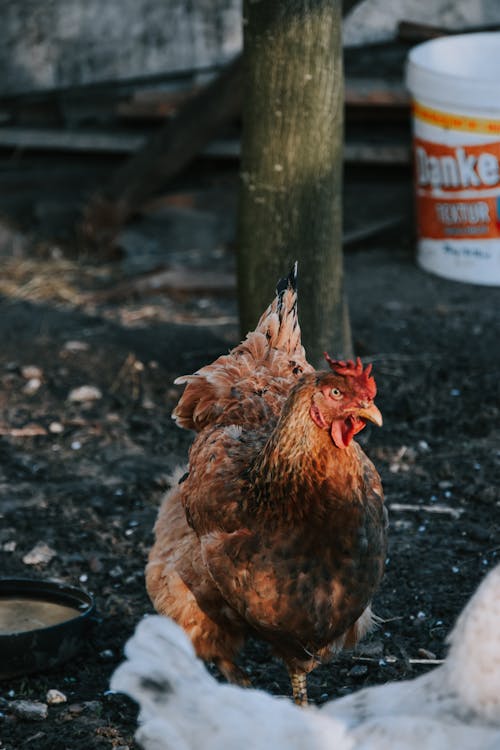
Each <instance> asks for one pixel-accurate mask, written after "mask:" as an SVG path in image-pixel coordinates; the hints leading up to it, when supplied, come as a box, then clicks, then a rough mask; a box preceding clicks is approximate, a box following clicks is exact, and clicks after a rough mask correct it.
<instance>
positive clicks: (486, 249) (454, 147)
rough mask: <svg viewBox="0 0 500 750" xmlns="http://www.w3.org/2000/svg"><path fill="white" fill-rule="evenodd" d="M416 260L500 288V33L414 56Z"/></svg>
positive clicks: (410, 71)
mask: <svg viewBox="0 0 500 750" xmlns="http://www.w3.org/2000/svg"><path fill="white" fill-rule="evenodd" d="M406 82H407V86H408V89H409V91H410V93H411V95H412V99H413V150H414V161H415V197H416V218H417V234H418V253H417V258H418V263H419V264H420V266H422V268H424V269H426V270H427V271H431V272H433V273H435V274H438V275H439V276H444V277H446V278H448V279H455V280H457V281H467V282H471V283H475V284H487V285H500V33H480V34H460V35H456V36H449V37H442V38H440V39H433V40H432V41H429V42H425V43H424V44H419V45H418V46H416V47H414V48H413V49H412V50H411V51H410V53H409V57H408V65H407V75H406Z"/></svg>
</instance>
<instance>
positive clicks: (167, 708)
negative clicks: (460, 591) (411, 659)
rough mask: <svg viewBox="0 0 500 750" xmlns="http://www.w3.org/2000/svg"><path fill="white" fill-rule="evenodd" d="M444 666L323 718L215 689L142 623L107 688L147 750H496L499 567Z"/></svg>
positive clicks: (499, 740) (162, 623)
mask: <svg viewBox="0 0 500 750" xmlns="http://www.w3.org/2000/svg"><path fill="white" fill-rule="evenodd" d="M449 643H450V650H449V653H448V657H447V659H446V661H445V662H444V664H442V665H441V666H439V667H437V668H436V669H434V670H432V671H430V672H428V673H427V674H425V675H423V676H421V677H418V678H416V679H414V680H407V681H404V682H395V683H390V684H386V685H380V686H378V687H371V688H366V689H364V690H361V691H359V692H357V693H354V694H352V695H349V696H347V697H345V698H341V699H339V700H332V701H330V702H329V703H327V704H325V705H324V706H323V707H322V708H321V709H318V708H314V707H308V708H306V709H303V708H298V707H296V706H294V705H293V704H292V703H291V702H289V701H288V700H287V699H284V698H276V697H273V696H271V695H268V694H267V693H265V692H262V691H260V690H249V689H245V688H240V687H236V686H233V685H221V684H219V683H218V682H217V681H216V680H214V678H213V677H211V675H210V674H209V673H208V672H207V671H206V669H205V667H204V666H203V664H202V662H200V661H199V660H198V659H197V658H196V657H195V655H194V652H193V648H192V646H191V643H190V641H189V640H188V638H187V637H186V635H185V634H184V632H183V631H182V630H181V629H180V628H179V627H178V626H177V625H176V624H175V623H174V622H172V621H171V620H169V619H167V618H165V617H161V616H157V615H155V616H152V617H147V618H145V619H144V620H143V621H142V622H141V623H140V624H139V625H138V627H137V630H136V632H135V634H134V635H133V637H132V638H131V639H130V641H129V642H128V643H127V645H126V648H125V652H126V656H127V661H125V662H124V664H122V665H121V666H120V667H118V669H117V670H116V672H115V673H114V675H113V677H112V681H111V687H112V688H113V689H114V690H117V691H119V692H123V693H127V694H128V695H130V696H131V697H132V698H134V700H136V701H137V702H138V703H139V705H140V715H139V722H140V725H141V726H140V728H139V730H138V732H137V741H138V742H139V744H140V745H141V746H142V747H143V748H144V749H145V750H174V748H175V750H197V749H198V748H203V749H204V750H215V749H216V748H217V749H219V748H220V749H221V750H222V748H224V749H228V750H231V749H232V748H234V750H236V748H238V750H241V748H244V749H245V750H264V749H265V748H266V749H267V748H269V747H273V748H274V750H281V748H283V749H285V748H286V749H287V750H294V748H297V750H298V748H306V747H307V748H311V749H312V750H404V749H406V750H416V749H417V748H419V750H420V749H421V748H425V749H426V750H449V748H453V750H499V749H500V565H498V566H497V567H496V568H495V569H494V570H492V571H491V572H490V573H489V575H488V576H487V577H486V578H485V579H484V580H483V582H482V583H481V585H480V586H479V588H478V590H477V591H476V593H475V594H474V596H473V597H472V599H471V600H470V602H469V603H468V604H467V606H466V607H465V609H464V610H463V612H462V614H461V615H460V617H459V618H458V621H457V623H456V625H455V627H454V629H453V631H452V633H451V635H450V636H449Z"/></svg>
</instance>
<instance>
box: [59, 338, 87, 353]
mask: <svg viewBox="0 0 500 750" xmlns="http://www.w3.org/2000/svg"><path fill="white" fill-rule="evenodd" d="M64 349H65V350H66V351H67V352H71V353H75V352H88V350H89V345H88V344H86V343H85V341H66V343H65V344H64Z"/></svg>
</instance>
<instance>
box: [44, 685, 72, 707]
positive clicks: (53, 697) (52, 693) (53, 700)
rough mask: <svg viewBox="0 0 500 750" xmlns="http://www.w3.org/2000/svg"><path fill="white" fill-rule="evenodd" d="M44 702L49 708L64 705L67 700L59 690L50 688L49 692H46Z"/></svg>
mask: <svg viewBox="0 0 500 750" xmlns="http://www.w3.org/2000/svg"><path fill="white" fill-rule="evenodd" d="M45 700H46V701H47V703H48V704H49V706H56V705H57V704H58V703H66V701H67V700H68V699H67V698H66V696H65V695H64V693H61V691H60V690H56V689H55V688H52V689H51V690H48V691H47V695H46V697H45Z"/></svg>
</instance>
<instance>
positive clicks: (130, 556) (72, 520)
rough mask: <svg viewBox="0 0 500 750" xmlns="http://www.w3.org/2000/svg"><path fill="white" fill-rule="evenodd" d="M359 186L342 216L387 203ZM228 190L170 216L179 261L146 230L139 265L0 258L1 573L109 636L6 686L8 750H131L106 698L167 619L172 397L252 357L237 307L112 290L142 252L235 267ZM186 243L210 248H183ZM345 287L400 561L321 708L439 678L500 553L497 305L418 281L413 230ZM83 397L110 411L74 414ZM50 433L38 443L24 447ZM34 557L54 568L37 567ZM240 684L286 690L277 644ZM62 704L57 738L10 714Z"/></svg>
mask: <svg viewBox="0 0 500 750" xmlns="http://www.w3.org/2000/svg"><path fill="white" fill-rule="evenodd" d="M404 179H405V180H406V181H407V182H405V185H406V188H405V189H406V191H407V188H408V185H409V182H408V178H407V177H405V178H404ZM362 188H363V186H361V185H358V186H356V185H353V186H351V188H350V191H351V192H349V189H348V191H347V194H346V211H347V212H349V210H350V207H351V206H353V205H354V204H356V205H360V195H365V193H366V194H367V195H368V194H369V193H370V192H371V193H372V194H373V192H374V191H373V186H370V185H368V186H367V185H365V186H364V189H365V193H363V190H362ZM225 189H226V191H227V195H226V193H224V194H225V195H226V197H228V196H229V197H228V202H224V201H219V202H218V203H217V201H216V202H215V203H217V205H211V204H209V203H206V205H204V206H203V207H202V209H203V210H201V209H200V210H198V211H194V210H193V209H192V208H189V209H188V208H177V209H176V212H177V213H175V216H174V214H173V213H172V212H170V213H169V214H168V215H167V218H166V219H165V215H162V216H163V218H162V221H163V224H162V227H163V229H162V231H163V230H165V227H167V229H168V231H170V232H174V234H175V232H177V235H176V237H177V239H176V241H175V242H174V241H173V240H172V242H170V243H169V242H168V241H167V240H166V239H165V236H164V235H162V236H161V238H160V240H161V241H158V242H156V244H155V242H154V238H155V236H156V235H155V231H156V230H155V227H154V226H153V225H154V221H153V224H152V223H151V222H152V219H151V217H149V219H148V220H149V224H147V223H146V224H144V223H143V224H142V225H141V223H140V222H139V223H136V224H135V225H132V226H131V227H129V228H128V229H127V230H126V233H125V234H124V238H123V245H124V246H126V247H127V248H128V256H127V258H126V259H125V260H122V261H115V262H114V263H111V262H110V263H107V264H104V265H98V264H96V263H95V262H91V261H90V260H88V261H80V262H76V261H71V260H64V258H63V259H61V258H60V257H58V256H57V253H54V252H49V253H47V252H46V250H45V251H44V253H41V252H40V250H39V248H38V247H37V246H36V244H35V243H34V244H30V241H29V239H27V240H23V242H24V244H23V246H22V252H17V254H16V253H15V252H14V251H12V250H9V252H8V253H7V254H4V257H3V258H2V263H3V271H2V280H1V286H0V294H1V297H0V340H1V342H2V346H1V349H0V380H1V389H0V404H1V419H0V428H1V436H0V455H1V463H0V472H1V476H0V520H1V523H0V561H1V563H0V564H1V568H0V569H1V574H2V576H16V575H17V576H22V577H33V578H55V579H57V580H62V581H65V582H68V583H71V584H76V585H80V586H82V587H84V588H85V589H86V590H88V591H89V592H91V593H92V595H93V596H94V597H95V602H96V606H97V613H98V620H97V622H96V623H95V624H94V626H93V628H92V630H91V632H90V635H89V638H88V641H87V642H86V643H85V645H84V647H83V649H82V651H81V653H80V654H79V655H78V657H76V658H75V659H74V660H73V661H72V662H70V663H69V664H66V665H64V666H63V667H61V668H59V669H58V670H56V671H53V672H50V673H46V674H37V675H32V676H27V677H21V678H17V679H13V680H10V681H8V682H5V681H4V682H0V748H1V750H21V748H23V750H24V748H30V747H33V748H36V750H88V748H96V749H98V750H106V749H109V748H115V750H116V749H117V748H121V750H125V748H129V749H130V750H131V749H132V748H135V747H136V746H135V745H134V741H133V734H134V730H135V726H136V708H135V706H134V705H133V704H132V702H131V701H129V700H128V699H126V698H125V697H123V696H119V695H114V694H112V693H110V692H109V689H108V686H109V678H110V675H111V673H112V671H113V670H114V668H115V667H116V665H118V664H119V663H120V661H121V660H122V649H123V645H124V643H125V641H126V639H127V638H128V637H129V636H130V634H131V633H132V631H133V629H134V627H135V625H136V623H137V622H138V620H139V619H140V618H141V617H142V616H143V615H144V614H146V613H150V612H152V607H151V604H150V603H149V601H148V598H147V595H146V592H145V588H144V576H143V570H144V564H145V560H146V556H147V552H148V549H149V547H150V545H151V541H152V526H153V523H154V519H155V515H156V511H157V508H158V505H159V503H160V500H161V497H162V494H163V493H164V491H165V488H166V486H167V477H168V474H169V472H170V470H171V469H172V468H173V467H174V466H175V465H176V464H178V463H182V462H184V461H185V459H186V456H187V450H188V447H189V444H190V440H191V437H190V435H189V434H188V433H187V432H184V431H182V430H180V429H178V428H177V427H176V426H175V425H174V424H173V422H172V421H171V419H170V413H171V410H172V408H173V406H174V404H175V401H176V398H177V397H178V393H179V391H178V389H177V388H175V387H174V386H173V385H172V383H173V380H174V378H175V377H176V376H177V375H179V374H182V373H186V372H191V371H192V370H193V369H195V368H196V367H197V366H199V365H202V364H205V363H207V362H208V361H211V360H212V359H214V358H215V357H216V356H217V355H218V354H220V353H222V352H225V351H227V349H228V347H229V346H230V345H231V344H233V343H236V342H237V338H238V327H237V312H236V300H235V296H234V294H228V295H225V296H221V295H213V296H209V295H207V294H203V295H189V294H188V295H186V294H184V295H175V296H172V295H167V294H157V295H156V296H154V295H150V296H148V297H147V298H144V297H142V298H141V297H137V296H133V295H132V296H129V297H126V298H125V299H119V300H116V301H108V302H106V301H104V302H103V301H102V297H101V298H99V297H98V296H96V292H102V290H104V289H109V288H111V287H113V286H114V285H116V283H117V281H120V280H123V275H124V273H131V271H130V267H131V266H133V265H134V257H135V258H136V260H137V258H139V260H140V262H141V263H142V264H143V265H144V257H145V255H147V252H146V251H148V252H149V251H150V256H151V257H153V260H152V261H151V267H153V266H154V265H155V263H157V262H158V258H157V254H158V252H160V251H159V250H158V246H160V250H163V252H164V256H163V257H162V262H163V263H165V264H166V265H170V266H171V267H174V266H177V267H189V266H191V267H197V268H210V269H211V270H213V269H214V268H217V269H219V270H221V271H231V270H232V269H234V265H235V264H234V256H233V253H232V250H231V242H230V240H231V235H232V226H233V224H232V223H231V222H232V221H233V218H234V217H233V218H231V216H232V215H231V216H230V220H229V219H228V213H227V212H228V210H229V209H228V205H230V203H231V200H230V195H231V191H230V189H229V188H228V187H227V186H226V188H225ZM398 191H399V187H398V185H396V186H395V187H394V188H393V193H394V194H397V193H398ZM222 192H224V191H222ZM376 192H377V191H375V193H376ZM391 200H392V199H391V198H390V197H389V202H390V201H391ZM379 201H382V203H383V202H384V201H387V194H386V195H385V198H382V197H380V196H379ZM372 206H373V204H372ZM231 210H232V209H231ZM373 211H374V213H375V214H376V213H377V211H378V208H377V206H375V207H374V208H373ZM183 212H184V213H183ZM165 222H166V223H165ZM176 222H177V223H176ZM181 225H182V226H183V227H184V230H185V228H186V227H190V230H189V231H191V232H195V233H197V234H196V237H193V235H192V236H191V239H190V240H189V239H186V235H185V231H184V230H183V231H184V233H183V232H180V230H179V227H180V226H181ZM165 231H166V230H165ZM141 232H142V234H141ZM210 232H212V235H213V236H212V235H210ZM207 233H208V234H207ZM207 236H208V238H209V239H207ZM141 238H142V239H141ZM145 238H146V239H147V240H148V242H146V239H145ZM210 238H211V239H210ZM148 243H149V244H148ZM162 243H163V244H162ZM183 243H184V244H183ZM137 247H139V248H140V250H137V249H135V250H134V248H137ZM134 252H135V253H136V254H135V256H134ZM141 253H142V254H141ZM54 254H55V255H56V257H55V258H54ZM127 263H128V264H129V270H128V271H127V270H125V271H124V268H125V266H126V265H127ZM346 283H347V288H348V295H349V303H350V311H351V323H352V328H353V332H354V341H355V347H356V351H357V353H358V354H360V355H361V356H362V357H363V358H365V360H366V361H372V362H374V371H375V375H376V378H377V383H378V387H379V397H378V400H377V402H378V404H379V406H380V408H381V411H382V413H383V415H384V420H385V421H384V427H383V429H381V430H375V429H374V430H368V429H367V430H366V431H365V432H364V433H363V434H362V435H361V436H360V438H361V442H362V443H363V445H364V447H365V450H366V452H367V453H368V454H369V455H370V457H371V458H372V459H373V460H374V462H375V464H376V465H377V467H378V469H379V471H380V473H381V476H382V479H383V484H384V487H385V493H386V497H387V504H388V507H389V512H390V519H391V526H390V549H389V555H388V560H387V572H386V575H385V578H384V581H383V583H382V586H381V589H380V591H379V593H378V595H377V597H376V600H375V611H376V613H377V615H379V617H381V618H382V619H383V622H382V625H381V627H380V628H379V629H378V630H377V631H376V632H375V633H374V634H373V635H372V636H370V637H369V638H368V639H367V641H366V642H365V643H364V644H362V645H361V646H360V647H359V648H358V650H357V652H356V653H355V654H352V653H346V654H343V655H342V656H340V658H338V660H337V661H336V662H334V663H333V664H331V665H330V666H325V667H321V668H319V669H317V670H316V671H315V672H314V673H313V674H312V675H311V677H310V681H309V685H310V696H311V698H312V699H313V700H314V702H316V703H318V704H319V703H322V702H324V701H326V700H328V699H329V698H331V697H336V696H340V695H343V694H345V693H348V692H351V691H353V690H357V689H359V688H361V687H363V686H367V685H373V684H378V683H383V682H386V681H388V680H399V679H403V678H408V677H414V676H416V675H419V674H421V673H423V672H424V671H425V670H428V669H429V668H431V667H432V662H433V660H434V659H438V660H439V659H442V658H443V657H444V655H445V653H446V645H445V638H446V634H447V633H448V632H449V630H450V628H451V627H452V625H453V622H454V620H455V618H456V616H457V614H458V612H459V611H460V610H461V608H462V607H463V605H464V604H465V602H466V601H467V599H468V597H469V595H470V594H471V593H472V591H473V590H474V589H475V588H476V586H477V585H478V583H479V581H480V580H481V578H482V577H483V575H484V574H485V573H486V572H487V571H488V570H489V569H490V568H491V567H492V566H493V565H494V564H495V562H496V561H497V560H498V556H499V551H500V543H499V505H500V496H499V490H498V487H499V486H500V449H499V446H500V443H499V427H498V423H499V419H498V417H499V399H498V383H499V380H500V378H499V374H500V373H499V370H500V348H499V346H498V331H499V305H498V299H499V291H498V289H494V288H481V287H475V286H470V285H466V284H459V283H454V282H449V281H445V280H443V279H439V278H437V277H433V276H431V275H428V274H425V273H424V272H423V271H421V270H419V269H418V267H417V266H416V264H415V261H414V257H413V249H412V239H411V230H410V228H409V227H408V226H403V227H402V228H401V231H400V232H395V233H393V234H392V235H391V236H387V237H382V238H379V239H378V240H375V241H374V240H372V241H370V242H366V243H364V244H363V245H361V246H358V247H357V248H353V249H352V250H350V251H349V252H348V253H346ZM270 295H272V285H270ZM28 366H33V367H36V368H38V369H39V372H36V371H33V370H31V371H30V370H26V368H27V367H28ZM80 386H93V387H95V388H98V389H99V393H100V397H99V398H96V399H94V400H85V401H73V400H70V399H69V395H70V393H71V392H72V390H73V389H75V388H78V387H80ZM34 425H35V431H38V432H40V433H41V434H38V435H35V436H29V435H28V434H26V433H29V431H30V429H31V430H32V431H33V426H34ZM15 429H17V430H20V432H17V433H15V432H13V430H15ZM23 433H24V434H23ZM37 542H45V543H46V544H47V545H48V546H49V547H50V548H51V549H52V550H53V551H54V553H55V554H54V556H53V558H52V560H51V561H50V562H49V563H46V564H38V565H27V564H26V563H25V562H23V557H24V556H25V555H26V554H27V553H28V552H29V551H30V550H31V549H32V548H33V547H34V545H35V544H36V543H37ZM243 664H244V666H245V668H246V669H247V671H248V673H249V675H250V677H251V680H252V683H253V684H254V685H255V686H257V687H260V688H262V689H264V690H268V691H270V692H272V693H288V692H289V685H288V679H287V675H286V673H285V670H284V668H283V667H282V665H281V664H280V663H279V662H277V661H276V660H274V659H272V658H271V657H270V656H269V653H268V650H267V648H266V647H265V646H264V645H263V644H260V643H251V644H250V645H249V646H248V648H247V649H246V652H245V654H244V656H243ZM50 688H56V689H58V690H60V691H62V692H63V693H64V694H65V695H66V697H67V702H66V703H62V704H59V705H55V706H49V709H48V717H47V718H46V719H45V720H41V721H37V722H34V721H33V722H29V721H26V720H23V719H20V718H17V717H16V716H15V715H14V713H13V712H12V711H11V710H10V708H9V705H10V702H11V701H12V700H16V699H21V698H23V699H28V700H33V701H45V696H46V693H47V690H48V689H50Z"/></svg>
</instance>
